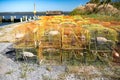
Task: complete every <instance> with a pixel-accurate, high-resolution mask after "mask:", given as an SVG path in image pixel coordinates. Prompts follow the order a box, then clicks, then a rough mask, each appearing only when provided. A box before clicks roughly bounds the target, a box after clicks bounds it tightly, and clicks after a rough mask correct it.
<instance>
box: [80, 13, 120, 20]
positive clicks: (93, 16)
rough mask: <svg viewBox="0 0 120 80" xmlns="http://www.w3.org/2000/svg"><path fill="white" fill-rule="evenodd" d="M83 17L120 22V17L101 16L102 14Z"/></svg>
mask: <svg viewBox="0 0 120 80" xmlns="http://www.w3.org/2000/svg"><path fill="white" fill-rule="evenodd" d="M81 16H82V17H84V18H87V17H89V18H94V19H97V20H100V21H120V16H117V14H116V15H114V16H109V15H101V14H94V13H93V14H89V15H87V14H84V15H81Z"/></svg>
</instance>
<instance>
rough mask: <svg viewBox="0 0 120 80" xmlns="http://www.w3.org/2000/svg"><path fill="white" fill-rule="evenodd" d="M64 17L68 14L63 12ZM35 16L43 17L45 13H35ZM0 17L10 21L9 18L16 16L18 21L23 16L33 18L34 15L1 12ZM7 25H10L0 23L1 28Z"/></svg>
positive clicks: (31, 13) (29, 13)
mask: <svg viewBox="0 0 120 80" xmlns="http://www.w3.org/2000/svg"><path fill="white" fill-rule="evenodd" d="M63 14H64V15H68V14H69V12H63ZM36 15H37V16H45V15H46V14H45V12H37V14H36ZM0 16H4V19H10V17H11V16H16V19H20V18H22V17H23V16H27V17H28V18H29V17H33V16H34V14H33V12H2V13H0ZM8 24H12V23H11V22H4V23H0V27H2V26H3V25H8Z"/></svg>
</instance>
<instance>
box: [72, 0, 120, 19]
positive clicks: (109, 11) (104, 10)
mask: <svg viewBox="0 0 120 80" xmlns="http://www.w3.org/2000/svg"><path fill="white" fill-rule="evenodd" d="M89 3H91V4H89ZM109 4H110V5H109ZM119 5H120V1H119V0H90V1H89V2H88V3H87V4H86V5H84V6H80V7H77V8H75V9H74V10H73V11H72V12H71V13H70V15H82V16H84V17H91V18H95V19H98V20H103V21H120V11H119V10H120V6H119ZM112 6H113V7H112ZM116 8H117V9H118V10H117V9H116Z"/></svg>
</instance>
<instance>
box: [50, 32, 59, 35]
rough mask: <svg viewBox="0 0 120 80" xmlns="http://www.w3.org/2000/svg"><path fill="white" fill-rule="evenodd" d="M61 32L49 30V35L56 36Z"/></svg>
mask: <svg viewBox="0 0 120 80" xmlns="http://www.w3.org/2000/svg"><path fill="white" fill-rule="evenodd" d="M58 34H59V31H50V32H49V35H52V36H55V35H58Z"/></svg>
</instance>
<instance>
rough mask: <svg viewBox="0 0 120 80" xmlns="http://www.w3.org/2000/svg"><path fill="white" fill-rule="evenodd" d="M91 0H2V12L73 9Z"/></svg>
mask: <svg viewBox="0 0 120 80" xmlns="http://www.w3.org/2000/svg"><path fill="white" fill-rule="evenodd" d="M88 1H89V0H0V12H33V10H34V3H35V4H36V11H37V12H41V11H49V10H60V11H72V10H73V9H74V8H76V7H77V6H80V5H84V4H85V3H86V2H88Z"/></svg>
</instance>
